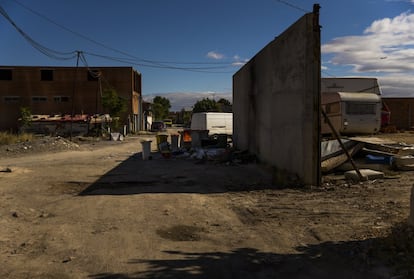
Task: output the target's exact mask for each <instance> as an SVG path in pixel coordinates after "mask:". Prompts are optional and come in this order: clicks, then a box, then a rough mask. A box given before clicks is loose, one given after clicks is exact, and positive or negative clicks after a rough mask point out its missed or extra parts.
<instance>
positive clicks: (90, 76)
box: [88, 70, 101, 81]
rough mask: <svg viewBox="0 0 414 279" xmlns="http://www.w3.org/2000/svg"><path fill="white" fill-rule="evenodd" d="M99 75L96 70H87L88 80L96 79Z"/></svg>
mask: <svg viewBox="0 0 414 279" xmlns="http://www.w3.org/2000/svg"><path fill="white" fill-rule="evenodd" d="M100 76H101V73H100V72H99V71H98V70H89V71H88V80H89V81H94V80H98V79H99V77H100Z"/></svg>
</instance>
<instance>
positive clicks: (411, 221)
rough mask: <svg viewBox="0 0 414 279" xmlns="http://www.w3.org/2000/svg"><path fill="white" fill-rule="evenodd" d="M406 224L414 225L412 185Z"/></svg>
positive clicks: (413, 189) (413, 192)
mask: <svg viewBox="0 0 414 279" xmlns="http://www.w3.org/2000/svg"><path fill="white" fill-rule="evenodd" d="M408 224H410V225H411V226H413V227H414V186H413V187H411V198H410V215H409V217H408Z"/></svg>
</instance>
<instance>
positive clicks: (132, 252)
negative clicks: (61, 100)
mask: <svg viewBox="0 0 414 279" xmlns="http://www.w3.org/2000/svg"><path fill="white" fill-rule="evenodd" d="M147 138H148V137H147ZM140 139H142V137H129V138H127V140H126V141H125V142H111V143H105V144H102V145H101V144H95V145H85V146H83V147H82V148H79V149H78V150H69V151H62V152H57V153H35V154H29V155H25V156H15V157H9V158H7V157H6V158H4V157H3V158H2V159H0V170H3V172H0V263H2V264H1V266H2V267H1V268H0V278H332V277H336V278H391V277H392V276H393V275H395V274H397V275H401V274H403V275H404V274H405V275H406V274H408V270H409V269H410V268H411V269H412V268H413V266H412V265H411V266H410V264H409V263H408V264H407V259H408V260H413V255H412V254H407V253H409V252H410V251H411V252H412V251H413V250H404V251H400V250H398V249H400V248H399V242H398V241H400V240H397V241H394V238H395V235H396V232H395V231H397V230H400V231H401V230H402V231H403V232H404V233H405V232H407V234H411V235H410V236H409V237H410V239H411V240H412V239H413V238H412V236H413V235H412V234H413V232H412V231H411V230H409V229H406V228H404V226H402V227H400V226H399V224H400V223H403V222H405V220H406V218H407V216H408V212H409V192H410V189H411V185H412V184H413V180H414V175H413V174H412V173H411V172H405V173H401V174H400V175H399V176H396V177H394V178H393V179H385V180H377V181H370V182H364V183H361V184H350V183H346V182H345V181H343V180H340V179H339V180H337V181H336V180H335V181H330V182H329V183H326V184H324V186H323V187H312V188H308V189H283V190H282V189H276V188H275V187H273V186H272V184H271V177H270V175H269V174H268V173H267V172H266V171H265V170H263V169H261V168H260V167H259V166H257V165H255V164H238V165H233V164H226V163H217V162H211V161H208V162H204V161H197V160H194V159H190V158H171V159H165V158H162V157H161V156H160V155H159V154H154V157H153V160H150V161H143V160H142V159H141V154H140V153H139V152H140V151H141V144H140ZM154 142H155V140H154ZM7 168H9V169H7ZM9 170H11V172H9ZM392 230H394V231H393V232H392ZM411 248H412V247H411ZM401 253H402V254H401ZM395 257H397V258H395ZM398 257H400V258H401V259H398ZM395 259H397V260H398V262H399V264H396V263H395ZM402 278H404V277H402Z"/></svg>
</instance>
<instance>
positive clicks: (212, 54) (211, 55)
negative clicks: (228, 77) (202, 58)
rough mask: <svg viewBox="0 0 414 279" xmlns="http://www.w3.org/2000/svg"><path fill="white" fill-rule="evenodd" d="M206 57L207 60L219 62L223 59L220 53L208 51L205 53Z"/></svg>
mask: <svg viewBox="0 0 414 279" xmlns="http://www.w3.org/2000/svg"><path fill="white" fill-rule="evenodd" d="M207 57H208V58H212V59H216V60H220V59H223V58H224V55H223V54H221V53H218V52H216V51H209V52H208V53H207Z"/></svg>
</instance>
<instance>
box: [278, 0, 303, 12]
mask: <svg viewBox="0 0 414 279" xmlns="http://www.w3.org/2000/svg"><path fill="white" fill-rule="evenodd" d="M275 1H277V2H279V3H282V4H284V5H286V6H289V7H291V8H294V9H296V10H299V11H301V12H305V13H310V12H311V11H308V10H306V9H304V8H302V7H299V6H297V5H294V4H292V3H290V2H288V1H286V0H275Z"/></svg>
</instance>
